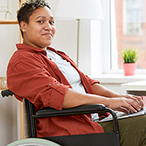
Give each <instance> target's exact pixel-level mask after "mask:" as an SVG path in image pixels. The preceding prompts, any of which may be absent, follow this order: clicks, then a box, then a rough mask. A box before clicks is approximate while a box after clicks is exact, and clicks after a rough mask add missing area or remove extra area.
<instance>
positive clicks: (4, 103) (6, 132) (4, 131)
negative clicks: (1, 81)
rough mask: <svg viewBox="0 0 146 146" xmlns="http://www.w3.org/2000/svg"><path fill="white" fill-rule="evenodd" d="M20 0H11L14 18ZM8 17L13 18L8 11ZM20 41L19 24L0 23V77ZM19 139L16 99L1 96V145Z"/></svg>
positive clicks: (10, 8) (1, 16) (4, 74)
mask: <svg viewBox="0 0 146 146" xmlns="http://www.w3.org/2000/svg"><path fill="white" fill-rule="evenodd" d="M6 5H7V1H6V0H1V1H0V6H6ZM18 5H19V1H18V0H17V1H16V0H9V11H10V12H11V14H12V15H11V16H12V19H16V10H17V9H18ZM4 18H5V12H0V19H4ZM7 18H8V19H9V18H11V17H10V14H9V13H8V15H7ZM18 42H19V28H18V25H0V44H1V45H0V77H4V76H6V68H7V64H8V61H9V58H10V56H11V55H12V54H13V52H14V51H15V50H16V47H15V44H16V43H18ZM15 140H17V118H16V100H15V99H14V98H13V97H10V98H2V97H1V96H0V145H2V146H5V145H7V144H8V143H10V142H12V141H15Z"/></svg>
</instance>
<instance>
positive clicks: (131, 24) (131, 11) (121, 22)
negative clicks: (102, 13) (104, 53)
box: [111, 0, 146, 69]
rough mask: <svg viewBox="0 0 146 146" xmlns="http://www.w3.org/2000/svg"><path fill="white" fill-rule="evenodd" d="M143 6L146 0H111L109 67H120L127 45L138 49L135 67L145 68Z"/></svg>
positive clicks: (145, 37) (144, 15) (145, 22)
mask: <svg viewBox="0 0 146 146" xmlns="http://www.w3.org/2000/svg"><path fill="white" fill-rule="evenodd" d="M145 7H146V0H111V62H112V65H111V69H121V68H122V63H123V59H122V56H121V50H122V48H127V47H132V48H137V49H138V55H139V58H138V60H137V69H146V18H145V17H146V10H145V9H146V8H145ZM112 8H114V9H112Z"/></svg>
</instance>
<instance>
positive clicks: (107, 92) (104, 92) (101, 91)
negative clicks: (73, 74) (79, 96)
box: [92, 83, 121, 97]
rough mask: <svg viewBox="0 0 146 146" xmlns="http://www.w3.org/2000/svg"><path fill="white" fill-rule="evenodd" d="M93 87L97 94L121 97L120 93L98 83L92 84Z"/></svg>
mask: <svg viewBox="0 0 146 146" xmlns="http://www.w3.org/2000/svg"><path fill="white" fill-rule="evenodd" d="M92 89H93V92H94V94H96V95H100V96H105V97H121V95H120V94H119V93H117V92H114V91H112V90H109V89H107V88H105V87H103V86H102V85H100V84H97V83H95V84H93V85H92Z"/></svg>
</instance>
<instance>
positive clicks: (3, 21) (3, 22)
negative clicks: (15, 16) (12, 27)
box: [0, 19, 18, 24]
mask: <svg viewBox="0 0 146 146" xmlns="http://www.w3.org/2000/svg"><path fill="white" fill-rule="evenodd" d="M0 24H18V21H17V20H11V19H0Z"/></svg>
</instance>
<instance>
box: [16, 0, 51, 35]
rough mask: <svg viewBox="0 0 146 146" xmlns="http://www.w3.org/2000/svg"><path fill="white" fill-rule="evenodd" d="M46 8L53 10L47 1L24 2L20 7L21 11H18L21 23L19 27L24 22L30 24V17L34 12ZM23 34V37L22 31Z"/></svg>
mask: <svg viewBox="0 0 146 146" xmlns="http://www.w3.org/2000/svg"><path fill="white" fill-rule="evenodd" d="M44 6H46V7H48V8H49V9H50V10H51V8H50V6H49V5H48V3H47V2H46V1H45V0H27V1H26V2H24V3H23V4H22V6H21V7H20V9H19V10H18V11H17V20H18V22H19V26H20V22H21V21H24V22H26V23H27V24H28V23H29V17H30V16H31V15H32V13H33V12H34V10H36V9H38V8H40V7H44ZM21 34H22V37H23V31H22V30H21Z"/></svg>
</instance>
